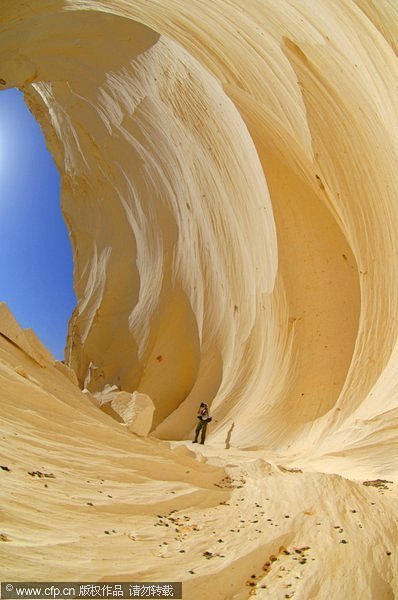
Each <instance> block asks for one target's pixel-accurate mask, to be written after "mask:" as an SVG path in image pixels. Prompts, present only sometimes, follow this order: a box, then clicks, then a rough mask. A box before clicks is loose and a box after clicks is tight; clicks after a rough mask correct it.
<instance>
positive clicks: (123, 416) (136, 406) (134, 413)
mask: <svg viewBox="0 0 398 600" xmlns="http://www.w3.org/2000/svg"><path fill="white" fill-rule="evenodd" d="M94 396H95V398H96V399H97V401H98V403H99V408H100V409H101V410H103V411H104V412H106V413H107V414H109V415H110V416H112V417H114V418H115V419H116V420H117V421H120V422H123V423H124V424H125V425H126V426H127V429H128V430H129V431H131V432H132V433H135V434H137V435H140V436H146V435H148V433H149V432H150V430H151V428H152V421H153V413H154V411H155V405H154V404H153V402H152V400H151V398H149V396H147V395H146V394H140V393H139V392H137V391H135V392H134V393H133V394H129V393H128V392H123V391H119V389H118V388H117V387H116V386H109V387H108V388H107V387H106V386H105V388H104V390H103V391H102V392H97V393H96V394H94Z"/></svg>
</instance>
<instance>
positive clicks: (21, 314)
mask: <svg viewBox="0 0 398 600" xmlns="http://www.w3.org/2000/svg"><path fill="white" fill-rule="evenodd" d="M0 130H1V143H0V274H1V287H0V301H2V302H5V303H6V304H7V306H8V308H9V309H10V310H11V312H12V313H13V314H14V316H15V318H16V319H17V321H18V322H19V324H20V325H21V326H22V327H24V328H27V327H29V328H32V329H33V330H34V331H35V333H36V334H37V336H38V337H39V338H40V339H41V341H42V342H43V343H44V344H45V346H46V347H47V348H48V349H49V350H50V351H51V352H52V354H53V355H54V356H55V358H56V359H59V360H62V359H63V358H64V348H65V340H66V333H67V325H68V320H69V318H70V315H71V313H72V311H73V308H74V306H75V304H76V297H75V293H74V290H73V261H72V249H71V244H70V240H69V234H68V231H67V228H66V225H65V222H64V220H63V217H62V213H61V205H60V176H59V173H58V171H57V168H56V166H55V163H54V160H53V158H52V156H51V154H50V152H49V151H48V150H47V148H46V143H45V139H44V136H43V133H42V131H41V129H40V126H39V124H38V123H37V121H36V119H35V118H34V117H33V115H32V114H31V112H30V111H29V109H28V107H27V105H26V104H25V101H24V97H23V93H22V92H21V91H19V90H18V89H16V88H12V89H7V90H3V91H1V93H0Z"/></svg>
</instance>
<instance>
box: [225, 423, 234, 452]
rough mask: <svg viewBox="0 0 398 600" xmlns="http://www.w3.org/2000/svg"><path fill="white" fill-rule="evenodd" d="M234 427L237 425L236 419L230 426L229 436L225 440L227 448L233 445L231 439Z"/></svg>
mask: <svg viewBox="0 0 398 600" xmlns="http://www.w3.org/2000/svg"><path fill="white" fill-rule="evenodd" d="M234 427H235V421H233V422H232V425H231V427H230V428H229V430H228V433H227V437H226V440H225V449H226V450H229V448H230V447H231V444H230V441H231V435H232V430H233V428H234Z"/></svg>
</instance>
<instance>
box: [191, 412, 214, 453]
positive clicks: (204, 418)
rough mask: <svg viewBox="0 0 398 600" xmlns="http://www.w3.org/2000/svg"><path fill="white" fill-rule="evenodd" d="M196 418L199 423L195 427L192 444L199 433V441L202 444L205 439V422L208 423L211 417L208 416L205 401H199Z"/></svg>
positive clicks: (195, 441) (196, 439)
mask: <svg viewBox="0 0 398 600" xmlns="http://www.w3.org/2000/svg"><path fill="white" fill-rule="evenodd" d="M197 416H198V419H199V423H198V424H197V426H196V429H195V439H194V440H192V443H193V444H196V443H197V441H198V436H199V433H200V443H201V444H204V443H205V439H206V430H207V424H208V423H210V421H211V420H212V417H210V416H209V406H208V404H206V402H201V403H200V406H199V410H198V415H197Z"/></svg>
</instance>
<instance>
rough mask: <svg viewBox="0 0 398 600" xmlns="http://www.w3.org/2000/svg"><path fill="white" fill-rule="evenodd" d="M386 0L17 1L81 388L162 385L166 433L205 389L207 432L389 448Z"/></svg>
mask: <svg viewBox="0 0 398 600" xmlns="http://www.w3.org/2000/svg"><path fill="white" fill-rule="evenodd" d="M395 11H396V9H395V8H394V5H393V4H392V3H390V2H385V3H382V6H380V7H379V5H377V6H376V5H374V4H373V3H368V2H366V1H365V0H361V1H358V2H354V1H352V0H339V1H334V2H330V1H327V0H319V2H317V6H316V9H314V6H313V3H307V2H299V1H297V0H290V1H288V0H284V1H281V2H278V3H275V2H274V1H271V0H266V1H262V2H257V1H252V2H250V3H249V5H248V6H247V3H244V2H240V1H238V0H234V1H226V0H219V1H218V2H203V1H202V0H200V1H199V0H197V1H196V0H191V1H190V2H188V3H181V2H178V1H176V0H161V1H156V2H152V3H151V6H150V8H148V3H147V2H144V1H142V2H141V1H139V0H137V1H132V0H113V1H112V2H110V1H106V0H101V1H95V2H94V1H90V0H85V1H84V2H83V1H80V0H64V1H49V2H46V4H45V6H44V5H43V7H41V9H40V11H38V10H37V9H33V8H32V7H30V6H28V5H26V4H25V3H22V2H21V3H20V2H13V3H9V4H8V6H7V7H6V9H5V11H4V16H3V25H2V27H3V34H2V35H1V38H0V44H1V46H0V50H1V54H2V57H3V59H2V72H1V73H0V76H1V78H2V79H3V80H4V81H5V82H6V86H19V87H21V88H23V89H24V90H25V95H26V99H27V101H28V102H29V105H30V106H31V108H32V110H33V112H34V113H35V114H36V116H37V118H38V120H39V122H40V123H41V125H42V127H43V129H44V131H45V133H46V136H47V140H48V145H49V147H50V149H51V151H52V153H53V155H54V157H55V160H56V161H57V164H58V167H59V170H60V172H61V174H62V207H63V211H64V215H65V219H66V221H67V223H68V227H69V229H70V232H71V239H72V243H73V248H74V259H75V289H76V294H77V297H78V305H77V307H76V310H75V312H74V314H73V316H72V319H71V322H70V331H69V337H68V347H67V360H68V363H69V364H70V365H71V366H72V367H73V369H74V370H75V371H76V373H77V375H78V378H79V381H80V384H81V386H84V385H86V386H87V387H88V388H89V389H90V390H91V391H93V392H96V391H100V390H101V389H102V388H103V387H104V385H105V384H110V385H112V384H114V385H117V386H119V387H120V388H122V389H124V390H127V391H130V392H132V391H134V390H139V391H140V392H142V393H145V394H148V395H149V396H150V397H151V398H152V399H153V401H154V403H155V406H156V411H155V417H154V424H155V427H156V429H155V434H156V435H158V436H160V437H165V438H169V439H178V438H184V437H187V435H188V434H189V432H190V430H191V427H192V419H193V416H194V414H195V410H196V405H197V403H198V402H199V401H201V400H207V401H209V402H210V403H211V406H212V412H213V415H214V421H213V424H212V425H213V427H212V430H211V434H210V439H211V440H212V441H213V442H215V443H216V442H222V441H224V439H225V437H226V435H227V432H228V431H229V429H230V427H231V424H232V423H233V424H234V439H235V443H236V444H237V445H239V446H241V447H251V446H256V445H262V446H266V447H270V448H271V447H272V448H273V449H275V448H277V449H279V450H280V451H282V450H283V451H284V452H290V453H292V454H293V455H295V454H296V453H300V454H304V455H306V454H311V456H314V455H319V456H321V455H323V454H327V453H329V452H333V453H336V452H339V451H344V449H345V448H351V446H354V447H355V448H363V447H366V446H367V445H369V446H370V447H373V446H374V444H375V440H376V439H377V440H378V441H379V443H380V448H381V450H380V456H379V457H378V455H377V453H376V455H375V456H374V457H373V458H372V460H374V461H375V463H377V464H379V463H378V461H379V462H381V461H382V460H384V459H383V453H385V451H386V448H391V444H396V437H395V436H390V435H386V431H389V428H390V426H391V422H392V420H394V419H396V418H397V416H396V415H397V395H396V388H395V387H394V386H395V384H394V378H393V373H394V372H396V360H397V357H396V338H397V319H396V314H397V300H398V298H397V286H396V275H397V253H396V239H397V223H398V219H397V204H396V201H395V192H396V189H397V185H396V184H397V181H396V159H397V146H396V123H397V120H396V118H397V112H396V109H397V106H396V96H394V85H393V83H394V78H395V76H396V62H395V56H394V52H393V49H392V47H391V45H392V43H393V40H394V37H395V36H394V31H393V27H392V24H393V23H394V14H395ZM364 423H366V426H364V425H363V424H364ZM369 423H370V424H369ZM353 431H355V436H353V435H352V432H353ZM391 468H393V467H392V465H391Z"/></svg>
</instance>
